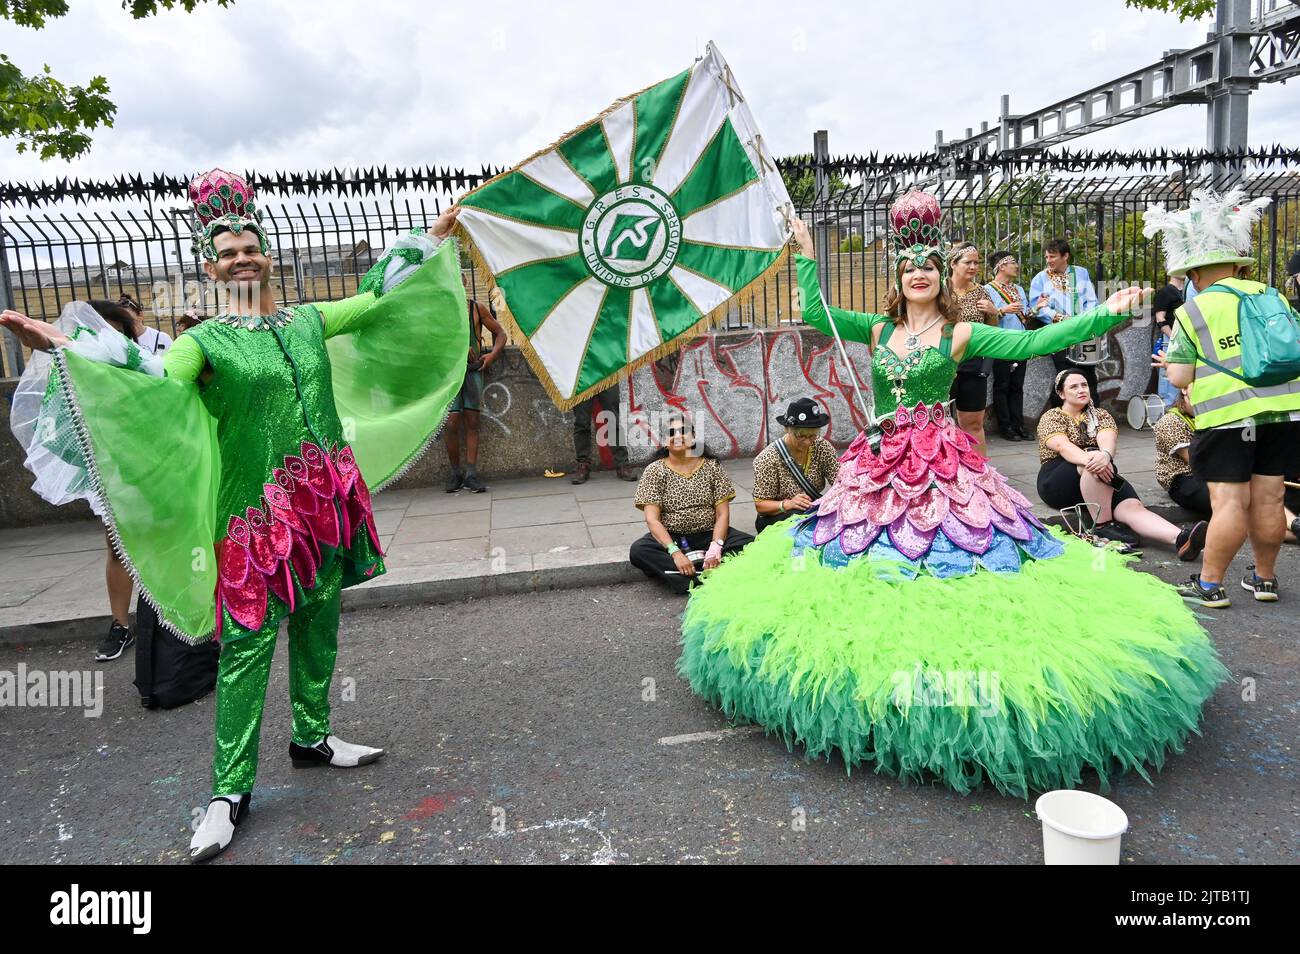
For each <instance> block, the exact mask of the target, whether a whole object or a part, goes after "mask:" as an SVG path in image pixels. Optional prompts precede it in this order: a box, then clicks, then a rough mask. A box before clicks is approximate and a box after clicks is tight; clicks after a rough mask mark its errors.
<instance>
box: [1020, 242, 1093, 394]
mask: <svg viewBox="0 0 1300 954" xmlns="http://www.w3.org/2000/svg"><path fill="white" fill-rule="evenodd" d="M1044 252H1045V254H1046V256H1047V267H1046V268H1045V269H1043V270H1042V271H1041V272H1039V273H1038V274H1037V275H1035V276H1034V280H1033V281H1032V282H1030V283H1029V299H1030V300H1031V301H1032V302H1034V309H1035V310H1036V311H1037V312H1038V317H1039V319H1040V320H1041V321H1042V322H1043V323H1044V324H1046V323H1048V322H1056V321H1067V320H1068V319H1070V318H1073V317H1074V316H1075V315H1081V314H1083V313H1084V312H1085V311H1088V310H1089V309H1091V308H1096V307H1097V290H1096V289H1095V288H1093V287H1092V278H1091V277H1090V276H1089V275H1088V270H1087V269H1086V268H1084V267H1083V266H1082V265H1074V264H1072V262H1071V258H1072V253H1071V250H1070V243H1069V242H1067V241H1066V240H1065V239H1062V238H1058V239H1052V240H1051V241H1050V242H1048V243H1047V245H1046V247H1045V249H1044ZM1076 355H1077V352H1076ZM1052 364H1054V365H1055V366H1056V373H1057V374H1058V375H1059V374H1060V373H1061V372H1062V371H1064V370H1066V369H1067V368H1068V369H1072V370H1078V372H1079V373H1080V374H1082V375H1083V376H1084V378H1085V379H1087V381H1088V391H1089V393H1090V394H1091V395H1092V403H1093V406H1094V407H1100V406H1101V398H1100V395H1099V394H1098V393H1097V366H1096V365H1095V364H1078V363H1076V362H1075V361H1073V360H1071V357H1070V351H1068V350H1067V351H1058V352H1056V354H1054V355H1052Z"/></svg>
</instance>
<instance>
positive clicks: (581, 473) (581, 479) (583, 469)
mask: <svg viewBox="0 0 1300 954" xmlns="http://www.w3.org/2000/svg"><path fill="white" fill-rule="evenodd" d="M590 478H591V465H590V464H589V463H587V462H586V461H585V460H580V461H578V469H577V470H576V471H574V472H573V476H572V477H570V478H569V483H571V484H585V483H586V482H587V481H588V480H589V479H590Z"/></svg>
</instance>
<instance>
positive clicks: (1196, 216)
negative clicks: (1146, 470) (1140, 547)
mask: <svg viewBox="0 0 1300 954" xmlns="http://www.w3.org/2000/svg"><path fill="white" fill-rule="evenodd" d="M1244 200H1245V195H1244V193H1243V192H1242V190H1241V189H1233V190H1231V191H1229V192H1228V193H1227V194H1225V195H1224V196H1222V197H1220V196H1218V195H1216V194H1215V193H1213V192H1211V191H1209V190H1197V191H1196V192H1194V193H1193V194H1192V201H1191V205H1190V207H1189V208H1187V209H1180V210H1178V211H1175V212H1167V211H1165V210H1164V209H1161V208H1159V207H1156V206H1152V207H1150V208H1148V209H1147V212H1146V215H1145V224H1144V227H1143V228H1144V233H1145V234H1146V236H1147V237H1148V238H1151V237H1153V236H1154V235H1155V234H1156V233H1163V238H1164V247H1165V261H1166V262H1167V263H1168V264H1169V273H1170V274H1171V275H1186V276H1187V277H1188V280H1189V285H1190V286H1191V287H1192V288H1194V289H1195V290H1196V292H1197V295H1196V298H1195V300H1194V301H1193V300H1190V299H1189V300H1188V301H1187V302H1186V303H1184V304H1183V305H1181V306H1180V307H1179V308H1178V309H1177V310H1176V311H1175V312H1174V317H1175V321H1176V327H1175V329H1174V337H1173V340H1172V342H1171V343H1170V346H1169V350H1168V352H1167V353H1166V355H1165V356H1164V358H1163V360H1161V359H1159V358H1158V359H1157V360H1156V364H1157V366H1163V367H1165V368H1166V369H1167V371H1168V375H1169V383H1170V384H1172V385H1173V386H1174V387H1177V388H1189V389H1190V390H1189V398H1190V402H1191V405H1192V410H1193V412H1194V414H1195V427H1196V436H1195V439H1194V441H1193V443H1192V468H1193V471H1194V472H1195V473H1196V474H1197V475H1198V476H1200V477H1201V478H1202V479H1203V480H1205V482H1206V483H1207V484H1208V486H1209V489H1210V501H1211V504H1212V508H1213V515H1212V517H1211V519H1210V528H1209V533H1208V536H1207V539H1206V544H1205V550H1204V555H1203V557H1202V563H1201V572H1200V573H1199V574H1197V575H1195V576H1193V577H1192V578H1191V580H1190V581H1189V582H1188V583H1186V584H1184V585H1183V586H1182V587H1181V588H1180V592H1181V593H1182V595H1183V597H1184V598H1186V599H1189V600H1191V601H1193V602H1197V603H1199V604H1200V605H1202V606H1207V607H1215V608H1221V607H1226V606H1228V605H1229V599H1228V595H1227V591H1226V590H1225V589H1224V587H1223V581H1224V576H1225V575H1226V573H1227V571H1228V565H1229V564H1230V563H1231V562H1232V560H1233V558H1234V557H1235V556H1236V555H1237V552H1238V551H1239V550H1240V549H1241V547H1242V545H1243V544H1244V543H1245V542H1246V538H1247V537H1249V538H1250V544H1251V551H1252V553H1253V554H1254V558H1255V562H1254V563H1253V564H1251V565H1250V566H1249V567H1247V572H1246V575H1245V577H1244V578H1243V579H1242V581H1241V586H1242V588H1243V589H1245V590H1247V591H1248V592H1250V593H1252V594H1253V595H1254V597H1255V599H1256V600H1259V601H1260V602H1275V601H1276V600H1277V598H1278V588H1277V579H1276V577H1275V575H1274V574H1275V569H1274V566H1275V563H1276V561H1277V554H1278V551H1279V550H1280V549H1281V546H1282V538H1283V535H1284V534H1285V531H1286V526H1285V519H1284V516H1283V511H1282V493H1283V489H1284V488H1283V474H1284V473H1295V471H1296V468H1297V467H1300V379H1297V380H1291V381H1284V382H1283V383H1281V384H1273V385H1271V386H1268V387H1261V386H1257V385H1254V384H1252V383H1251V382H1250V381H1248V380H1245V379H1244V378H1243V377H1242V376H1240V372H1241V371H1242V370H1244V369H1243V365H1242V356H1243V351H1242V345H1241V340H1242V328H1241V322H1240V310H1241V302H1242V301H1244V300H1245V298H1243V297H1242V296H1255V295H1262V294H1265V293H1271V294H1275V293H1273V292H1271V289H1268V287H1267V286H1265V285H1264V284H1262V283H1260V282H1256V281H1251V280H1249V279H1247V278H1246V277H1245V275H1246V274H1247V273H1248V271H1249V266H1250V265H1253V264H1254V261H1255V260H1254V258H1253V256H1251V255H1250V245H1251V231H1252V228H1253V226H1254V223H1255V222H1256V221H1257V220H1258V219H1259V217H1260V216H1261V215H1262V214H1263V209H1264V207H1265V206H1267V205H1268V203H1269V200H1268V199H1255V200H1253V201H1249V202H1247V201H1244ZM1283 307H1285V306H1283ZM1234 369H1235V371H1234Z"/></svg>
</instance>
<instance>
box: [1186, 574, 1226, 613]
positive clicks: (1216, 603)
mask: <svg viewBox="0 0 1300 954" xmlns="http://www.w3.org/2000/svg"><path fill="white" fill-rule="evenodd" d="M1178 595H1179V596H1181V597H1182V598H1183V599H1185V600H1190V601H1191V602H1193V603H1200V604H1201V605H1202V606H1205V607H1207V608H1209V609H1224V608H1225V607H1228V606H1231V605H1232V601H1231V600H1229V599H1228V591H1227V590H1225V589H1224V588H1223V584H1221V583H1215V584H1214V586H1212V587H1211V588H1210V589H1208V590H1207V589H1206V588H1205V587H1203V586H1201V575H1200V574H1199V573H1193V574H1192V577H1191V579H1189V580H1188V581H1187V582H1186V583H1184V584H1183V585H1182V586H1180V587H1178Z"/></svg>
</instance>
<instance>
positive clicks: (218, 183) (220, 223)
mask: <svg viewBox="0 0 1300 954" xmlns="http://www.w3.org/2000/svg"><path fill="white" fill-rule="evenodd" d="M190 203H191V204H192V205H193V206H194V221H193V230H194V247H193V248H192V250H191V251H193V252H194V253H195V254H196V255H202V256H203V257H204V258H205V259H207V260H208V261H209V262H215V261H216V260H217V250H216V248H215V246H213V244H212V236H213V234H214V233H215V232H217V231H218V230H219V229H222V228H225V229H229V230H230V231H232V232H235V233H239V232H242V231H244V229H252V231H253V233H254V234H255V235H257V237H258V238H259V239H260V240H261V245H262V254H266V253H267V252H269V251H270V250H271V243H270V241H269V240H268V239H267V237H266V229H264V228H262V213H261V212H260V211H259V210H258V208H257V199H256V196H255V195H254V194H253V187H252V186H250V185H249V184H248V183H247V182H245V181H244V180H243V179H242V178H240V177H239V176H237V175H235V174H234V173H233V172H226V171H225V170H224V169H213V170H212V171H211V172H205V173H203V175H201V176H195V177H194V179H193V181H192V182H190Z"/></svg>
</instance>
